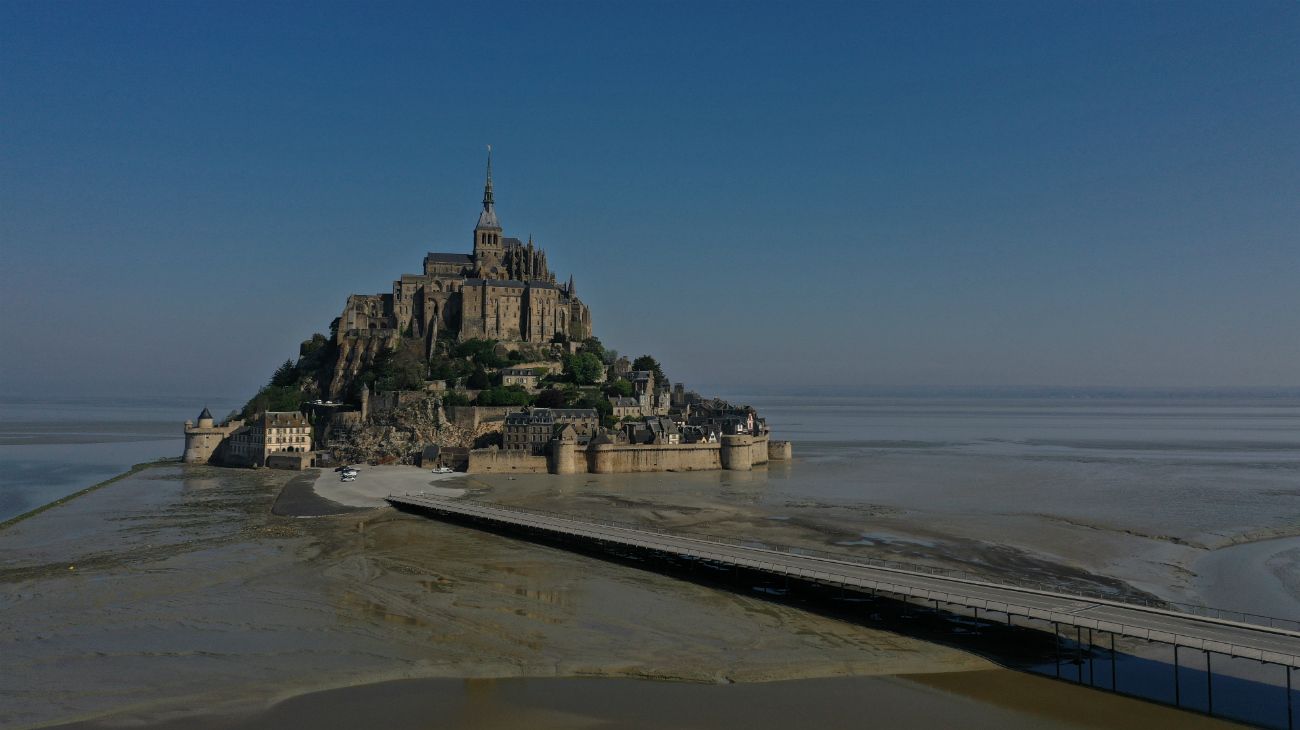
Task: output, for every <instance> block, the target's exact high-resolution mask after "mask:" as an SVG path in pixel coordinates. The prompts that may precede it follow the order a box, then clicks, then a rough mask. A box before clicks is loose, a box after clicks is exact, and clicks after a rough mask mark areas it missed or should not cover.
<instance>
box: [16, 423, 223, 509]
mask: <svg viewBox="0 0 1300 730" xmlns="http://www.w3.org/2000/svg"><path fill="white" fill-rule="evenodd" d="M196 402H197V401H196V399H188V398H187V399H173V398H112V397H108V398H66V399H33V398H13V397H10V398H7V399H4V400H3V401H0V522H3V521H4V520H7V519H9V518H10V517H15V516H17V515H20V514H23V513H24V512H28V511H30V510H32V509H35V508H37V507H40V506H41V505H43V504H48V503H49V502H52V501H54V500H56V499H59V498H61V497H64V496H66V495H68V494H71V493H73V492H75V491H77V490H79V489H83V488H85V487H88V486H90V485H92V484H96V483H98V482H101V481H103V480H105V479H108V478H110V477H113V476H115V475H117V474H121V473H122V472H123V471H125V470H127V469H129V468H130V467H131V466H132V465H133V464H138V463H141V462H145V461H153V460H155V459H160V458H165V457H179V456H180V455H181V451H182V450H183V449H184V436H183V434H182V426H181V424H183V423H184V422H185V420H186V419H193V418H196V417H197V416H198V413H199V411H200V410H202V408H203V404H202V403H198V405H196ZM209 403H210V408H211V409H212V412H213V413H214V414H217V416H218V418H219V417H221V416H220V414H222V413H226V412H228V411H229V410H230V409H232V408H234V407H235V405H234V403H233V402H232V401H231V400H230V399H225V398H219V399H212V400H210V401H209ZM223 409H224V410H223Z"/></svg>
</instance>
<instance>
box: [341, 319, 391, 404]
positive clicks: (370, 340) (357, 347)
mask: <svg viewBox="0 0 1300 730" xmlns="http://www.w3.org/2000/svg"><path fill="white" fill-rule="evenodd" d="M400 341H401V337H400V336H399V335H398V333H397V332H396V331H394V330H380V331H374V332H371V331H366V332H364V333H361V334H355V335H354V336H352V337H345V338H339V340H338V343H337V345H338V353H337V359H336V360H335V362H334V366H333V368H332V376H331V378H330V383H329V387H328V389H327V390H326V397H328V398H331V399H335V400H345V399H347V398H348V396H350V395H352V394H353V392H352V385H353V381H354V379H355V378H356V377H357V373H360V372H361V371H362V370H363V369H364V368H365V367H366V366H368V365H370V364H371V363H373V362H374V361H375V358H376V357H378V356H379V355H380V353H382V352H384V351H385V350H392V349H394V348H395V347H396V346H397V343H398V342H400Z"/></svg>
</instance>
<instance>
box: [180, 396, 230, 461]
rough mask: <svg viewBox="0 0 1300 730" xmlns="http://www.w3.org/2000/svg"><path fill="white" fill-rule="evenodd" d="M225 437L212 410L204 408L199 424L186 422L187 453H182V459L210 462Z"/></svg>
mask: <svg viewBox="0 0 1300 730" xmlns="http://www.w3.org/2000/svg"><path fill="white" fill-rule="evenodd" d="M225 438H226V434H225V432H224V431H222V430H221V429H219V428H217V424H216V419H214V418H213V417H212V412H211V411H209V410H208V409H207V408H204V409H203V412H202V413H200V414H199V419H198V423H197V424H196V423H194V422H191V421H186V422H185V453H184V454H182V455H181V461H184V462H185V463H186V464H206V463H208V461H210V460H211V459H212V454H213V453H214V452H216V450H217V447H218V446H220V445H221V442H222V441H223V440H224V439H225Z"/></svg>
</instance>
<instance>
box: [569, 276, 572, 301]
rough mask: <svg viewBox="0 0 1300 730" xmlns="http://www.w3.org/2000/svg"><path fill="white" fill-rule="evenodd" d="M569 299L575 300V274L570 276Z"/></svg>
mask: <svg viewBox="0 0 1300 730" xmlns="http://www.w3.org/2000/svg"><path fill="white" fill-rule="evenodd" d="M569 298H570V299H572V298H573V274H569Z"/></svg>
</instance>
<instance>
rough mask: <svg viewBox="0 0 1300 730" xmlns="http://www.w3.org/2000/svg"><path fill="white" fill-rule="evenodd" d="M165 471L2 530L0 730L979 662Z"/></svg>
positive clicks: (665, 583) (565, 556)
mask: <svg viewBox="0 0 1300 730" xmlns="http://www.w3.org/2000/svg"><path fill="white" fill-rule="evenodd" d="M295 478H302V475H293V474H288V473H284V472H274V471H269V470H261V471H258V472H249V471H242V470H221V469H214V468H208V467H180V466H168V467H158V468H153V469H149V470H146V471H145V472H142V473H139V474H136V475H134V476H132V477H129V478H127V479H123V480H122V481H120V482H117V483H116V484H113V485H111V486H110V487H108V488H105V489H102V490H98V491H96V492H92V493H90V494H88V495H86V496H84V497H82V498H79V499H77V500H73V501H72V502H69V503H67V504H65V505H62V506H60V507H58V508H55V509H52V510H49V511H48V512H45V513H42V514H40V515H38V516H36V517H34V518H32V519H29V520H26V521H24V522H21V523H18V524H17V525H14V526H13V527H11V528H9V529H6V530H4V531H0V615H2V616H3V617H4V623H5V630H4V631H3V632H2V633H0V697H3V698H4V701H3V702H2V703H0V725H4V726H6V727H9V726H14V727H20V726H28V725H40V724H51V723H58V722H68V721H72V720H77V719H83V720H85V719H91V718H95V717H106V716H110V715H111V716H114V717H115V719H116V720H121V721H125V720H131V721H133V722H149V721H154V720H157V719H160V718H167V717H175V716H176V713H190V714H192V713H198V714H210V713H216V714H221V713H223V712H227V711H231V710H239V711H247V710H249V709H250V708H262V707H266V706H267V705H268V704H269V703H272V702H274V701H275V700H277V699H283V698H285V697H289V696H293V695H296V694H300V693H303V692H310V691H315V690H321V689H326V688H331V687H343V686H355V685H359V684H370V683H374V682H380V681H385V680H394V679H408V678H438V677H441V678H453V677H454V678H466V677H473V678H490V677H582V676H606V677H631V678H655V679H678V680H687V681H692V682H704V683H716V682H724V681H737V682H753V681H772V680H781V679H790V678H807V677H833V676H847V675H859V676H869V675H885V674H910V673H926V672H950V671H964V670H972V669H987V668H988V667H989V666H990V665H989V663H988V662H986V661H985V660H983V659H980V658H978V657H975V656H972V655H970V654H967V653H964V652H961V651H958V650H955V649H951V648H947V647H943V646H938V645H934V644H929V643H926V642H923V641H920V640H916V639H911V638H908V637H904V636H900V635H897V634H893V633H889V632H886V631H880V630H875V629H871V628H867V627H863V626H859V625H855V624H849V623H845V622H843V621H838V620H835V619H831V618H827V617H822V616H817V615H813V614H809V613H807V612H805V611H802V610H799V609H797V608H793V607H789V606H783V605H779V604H774V603H770V602H768V601H764V600H762V599H760V598H751V597H749V596H744V595H738V594H734V593H729V592H725V591H719V590H716V589H713V588H709V587H705V586H701V585H695V584H691V583H684V582H681V581H677V580H674V579H672V578H669V577H665V576H660V575H656V574H653V573H647V572H644V571H639V570H636V569H634V568H630V567H626V566H621V565H616V564H612V563H607V562H603V561H595V560H591V559H589V558H584V557H582V556H578V555H572V554H569V553H566V552H564V551H560V550H555V549H550V548H546V547H542V546H537V545H532V544H528V543H522V542H519V541H514V540H509V539H506V538H502V537H499V536H495V535H488V534H483V533H479V532H476V531H473V530H466V529H463V528H459V527H455V526H451V525H444V524H440V523H437V522H434V521H430V520H425V519H421V518H418V517H412V516H408V515H402V514H399V513H396V512H395V511H392V510H390V509H376V510H363V511H360V512H350V513H347V514H342V515H335V516H324V517H317V518H314V519H301V518H293V517H282V516H277V515H274V514H272V512H271V509H270V508H271V505H272V503H273V502H274V501H275V499H276V497H277V495H278V493H279V492H280V490H281V488H282V487H283V486H284V485H285V484H287V483H289V482H290V481H292V480H294V479H295Z"/></svg>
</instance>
